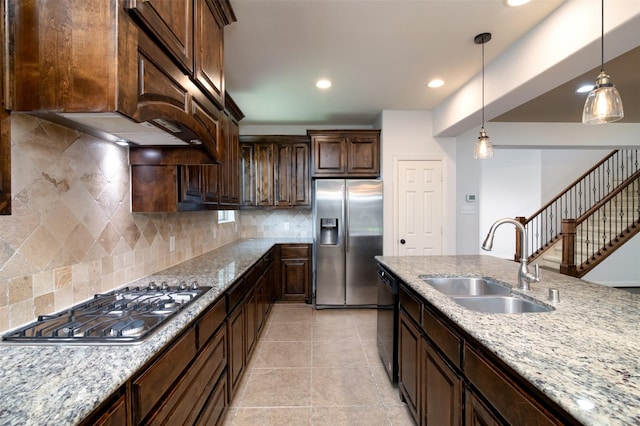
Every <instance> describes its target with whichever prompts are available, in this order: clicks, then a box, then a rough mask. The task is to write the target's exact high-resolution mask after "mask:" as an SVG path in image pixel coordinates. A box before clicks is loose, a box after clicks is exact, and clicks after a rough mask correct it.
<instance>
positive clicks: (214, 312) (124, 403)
mask: <svg viewBox="0 0 640 426" xmlns="http://www.w3.org/2000/svg"><path fill="white" fill-rule="evenodd" d="M277 253H278V247H274V249H272V250H270V251H269V252H268V253H267V254H265V255H264V256H263V257H262V258H261V259H260V260H259V261H257V262H256V263H255V264H254V265H253V266H251V267H250V268H249V269H248V270H247V272H246V273H245V274H244V275H243V276H242V277H239V278H238V279H237V280H236V281H235V282H234V284H233V285H231V286H230V287H229V289H228V290H226V291H225V293H224V294H223V295H222V296H221V297H219V298H218V300H217V301H216V302H215V303H214V304H212V305H211V307H209V308H208V309H207V310H206V311H205V312H204V313H202V314H201V315H200V316H199V317H198V318H196V319H195V321H194V322H193V323H192V325H190V326H189V327H187V329H186V330H184V332H183V333H182V334H181V335H180V336H178V337H176V338H175V339H174V341H173V342H171V343H170V344H169V345H168V346H167V347H166V348H165V349H163V350H162V351H161V352H160V353H158V354H157V355H156V356H155V357H154V358H153V359H152V360H150V361H149V362H148V363H147V364H146V365H145V366H144V367H143V368H141V369H140V371H138V372H137V373H136V374H135V375H134V376H133V377H132V379H131V380H130V381H129V382H127V384H126V385H124V386H122V388H121V389H119V390H118V391H117V392H116V393H114V394H113V395H111V396H110V397H109V398H108V399H107V400H106V401H105V402H104V403H103V404H101V406H100V407H98V408H97V409H96V410H95V411H94V412H93V413H92V414H91V415H89V416H88V417H87V418H86V419H85V420H83V422H82V423H81V424H82V425H117V426H128V425H142V424H144V425H207V426H212V425H217V424H220V423H221V422H222V419H223V418H224V414H225V411H226V408H227V407H228V405H229V403H230V402H231V400H232V399H233V396H234V395H235V393H236V392H237V390H238V385H239V384H240V381H241V379H242V376H243V374H244V371H245V366H246V365H247V362H248V360H249V358H250V357H251V354H252V352H253V349H254V348H255V345H256V343H257V341H258V338H259V336H260V333H261V331H262V330H263V328H264V323H265V321H266V319H267V315H268V313H269V312H270V308H271V304H272V303H273V302H274V300H275V297H276V294H277V291H276V288H277V287H278V286H279V284H280V283H279V280H277V279H276V278H277V277H278V275H277V274H276V273H275V266H274V265H276V264H277V263H278V262H277V261H278V260H279V259H277Z"/></svg>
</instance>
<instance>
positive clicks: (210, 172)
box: [202, 164, 220, 205]
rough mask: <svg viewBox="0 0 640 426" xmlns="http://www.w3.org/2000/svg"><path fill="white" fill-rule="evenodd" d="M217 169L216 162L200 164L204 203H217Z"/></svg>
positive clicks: (218, 174)
mask: <svg viewBox="0 0 640 426" xmlns="http://www.w3.org/2000/svg"><path fill="white" fill-rule="evenodd" d="M219 169H220V166H219V165H217V164H210V165H206V166H202V201H203V202H204V203H207V204H213V205H217V204H218V202H219V201H220V191H219V185H218V183H219V182H218V181H219V176H220V170H219Z"/></svg>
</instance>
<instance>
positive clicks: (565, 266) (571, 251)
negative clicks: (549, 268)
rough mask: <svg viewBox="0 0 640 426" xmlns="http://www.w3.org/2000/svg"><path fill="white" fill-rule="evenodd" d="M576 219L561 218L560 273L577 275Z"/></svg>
mask: <svg viewBox="0 0 640 426" xmlns="http://www.w3.org/2000/svg"><path fill="white" fill-rule="evenodd" d="M575 247H576V220H575V219H562V263H561V264H560V273H562V274H565V275H570V276H572V277H576V276H578V275H577V273H576V256H575V253H576V249H575Z"/></svg>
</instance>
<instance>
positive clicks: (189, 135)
mask: <svg viewBox="0 0 640 426" xmlns="http://www.w3.org/2000/svg"><path fill="white" fill-rule="evenodd" d="M7 4H8V11H7V14H6V15H7V22H8V25H10V26H11V28H12V31H10V32H9V40H8V46H9V49H10V52H11V55H8V57H9V58H10V61H9V62H10V63H9V64H6V65H7V67H6V68H7V69H8V70H10V72H9V79H8V82H7V84H6V87H7V88H8V93H7V96H6V99H7V105H6V107H7V108H8V109H10V110H14V111H25V112H31V113H34V114H37V115H40V116H41V117H43V118H45V119H48V120H50V121H54V122H57V123H59V124H62V125H66V126H68V127H72V128H76V129H78V130H81V131H84V132H85V133H90V134H93V135H95V136H98V137H102V138H103V139H106V140H112V141H115V140H117V139H123V138H124V139H126V140H129V141H130V142H133V143H136V144H138V145H164V146H166V145H176V146H189V145H197V146H200V147H201V149H204V150H205V151H206V152H207V153H208V154H209V155H210V156H211V158H212V159H213V160H214V161H220V158H222V156H223V151H224V146H223V141H222V140H220V138H219V134H220V132H218V131H217V130H216V127H217V123H216V121H217V120H218V117H216V114H217V113H218V111H219V110H221V109H224V108H225V96H224V73H223V62H222V58H223V32H224V26H225V25H227V24H229V23H231V22H233V21H235V15H234V14H233V10H232V9H231V6H230V3H229V2H228V1H227V0H217V1H210V0H198V1H195V2H194V1H193V0H171V1H168V0H94V1H80V2H78V1H74V0H40V1H38V2H35V1H20V0H8V3H7ZM89 113H90V114H89ZM97 113H100V114H97ZM158 129H160V130H161V131H158ZM151 131H156V132H157V133H156V134H155V135H153V136H149V133H150V132H151Z"/></svg>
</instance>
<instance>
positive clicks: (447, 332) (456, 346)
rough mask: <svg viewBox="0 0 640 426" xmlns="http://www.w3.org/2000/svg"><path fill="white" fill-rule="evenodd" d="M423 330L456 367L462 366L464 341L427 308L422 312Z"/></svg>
mask: <svg viewBox="0 0 640 426" xmlns="http://www.w3.org/2000/svg"><path fill="white" fill-rule="evenodd" d="M422 315H423V316H422V328H423V329H424V331H425V332H426V333H427V336H428V337H429V339H431V340H432V341H433V342H434V343H435V344H436V346H437V347H438V348H440V350H441V351H442V352H443V353H444V354H445V355H446V356H447V358H448V359H449V361H450V362H452V363H453V365H455V366H456V367H458V368H460V366H461V362H460V359H461V355H462V339H460V338H459V337H458V336H457V335H456V334H455V333H454V332H453V331H451V329H449V327H447V326H446V325H445V324H443V323H442V322H440V320H438V319H437V318H436V317H435V316H434V315H433V314H432V313H431V312H430V311H429V310H427V309H426V308H425V309H424V310H423V312H422Z"/></svg>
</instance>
